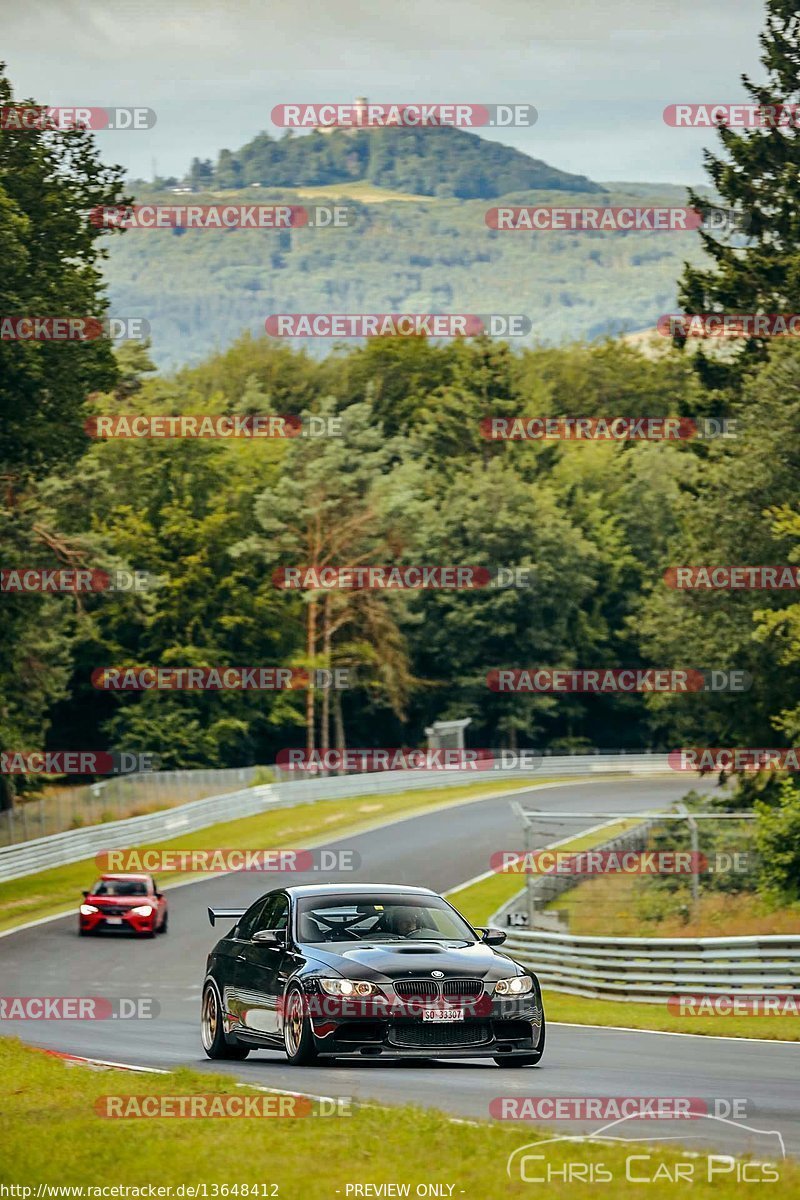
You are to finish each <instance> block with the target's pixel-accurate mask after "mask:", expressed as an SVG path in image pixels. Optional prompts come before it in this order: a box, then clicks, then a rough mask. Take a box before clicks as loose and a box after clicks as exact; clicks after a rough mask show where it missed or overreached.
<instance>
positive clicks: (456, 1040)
mask: <svg viewBox="0 0 800 1200" xmlns="http://www.w3.org/2000/svg"><path fill="white" fill-rule="evenodd" d="M208 915H209V919H210V921H211V924H212V925H213V924H214V923H215V921H217V920H220V919H224V918H227V919H230V920H234V921H235V922H236V924H235V925H234V926H233V928H232V930H231V931H230V933H228V934H227V935H226V936H225V937H224V938H222V940H221V941H219V942H217V944H216V946H215V947H214V949H213V950H212V951H211V954H210V955H209V957H208V964H207V968H206V978H205V981H204V984H203V999H202V1017H201V1036H202V1041H203V1048H204V1049H205V1052H206V1054H207V1055H208V1056H209V1058H235V1059H241V1058H246V1057H247V1055H248V1054H249V1053H250V1051H251V1050H257V1049H264V1050H274V1049H277V1048H283V1049H284V1050H285V1051H286V1055H287V1057H288V1059H289V1062H290V1063H297V1064H306V1063H311V1062H314V1061H315V1060H316V1059H317V1058H318V1057H319V1056H321V1055H325V1056H329V1057H337V1058H339V1057H350V1058H353V1057H357V1058H377V1057H379V1056H383V1057H392V1058H394V1057H401V1058H431V1057H436V1058H441V1057H448V1058H451V1057H458V1058H475V1057H478V1056H480V1057H486V1056H489V1057H492V1058H494V1060H495V1062H497V1063H499V1064H500V1065H501V1066H533V1065H534V1064H536V1063H538V1062H539V1060H540V1059H541V1057H542V1054H543V1052H544V1038H545V1021H544V1013H543V1011H542V994H541V989H540V987H539V981H538V980H537V978H536V976H535V975H530V974H526V973H525V972H524V971H523V969H522V967H520V966H519V965H518V964H517V963H515V962H513V961H512V959H510V958H508V957H507V955H505V954H501V953H499V952H498V951H497V950H495V949H494V947H495V946H498V945H500V943H501V942H503V941H504V940H505V934H504V933H502V932H501V931H500V930H493V929H478V930H475V929H473V928H472V926H471V925H469V924H467V922H466V921H465V920H464V918H463V917H462V916H460V915H459V913H457V912H456V910H455V909H454V908H453V907H452V905H450V904H448V903H447V901H446V900H444V899H443V898H442V897H441V896H438V895H437V894H436V893H435V892H432V891H430V890H429V889H428V888H412V887H405V886H396V885H383V884H374V885H373V884H356V885H351V886H344V885H342V884H327V885H321V886H316V887H313V886H311V887H287V888H279V889H277V890H276V891H272V892H268V893H267V895H265V896H261V897H259V899H258V900H256V902H255V904H252V905H251V906H250V908H248V909H247V910H246V911H245V910H244V909H213V908H210V909H209V910H208Z"/></svg>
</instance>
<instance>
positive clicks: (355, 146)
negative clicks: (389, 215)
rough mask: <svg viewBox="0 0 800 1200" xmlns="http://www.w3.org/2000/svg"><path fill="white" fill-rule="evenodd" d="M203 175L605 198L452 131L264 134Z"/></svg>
mask: <svg viewBox="0 0 800 1200" xmlns="http://www.w3.org/2000/svg"><path fill="white" fill-rule="evenodd" d="M194 170H195V174H196V173H197V165H196V166H195V168H194ZM204 174H205V178H204V182H205V183H207V184H210V185H212V186H217V187H222V188H240V187H249V186H252V185H253V184H258V185H259V186H260V187H305V186H311V187H314V186H319V185H322V184H332V183H349V182H352V181H354V180H366V181H367V182H369V183H372V184H374V185H375V186H376V187H380V188H387V189H390V190H392V191H400V192H411V193H414V194H416V195H422V196H446V197H452V196H455V197H457V198H458V199H461V200H478V199H479V200H489V199H491V198H492V197H494V196H504V195H505V194H506V193H507V192H516V191H520V190H522V189H534V190H538V189H542V188H551V189H556V190H558V191H566V192H602V190H603V189H602V187H600V185H599V184H596V183H593V182H592V181H591V180H590V179H587V177H586V176H585V175H571V174H569V173H568V172H567V171H559V170H557V169H556V168H555V167H551V166H548V164H547V163H545V162H542V161H541V160H540V159H538V158H531V157H530V156H529V155H527V154H524V153H523V152H522V151H521V150H515V149H513V147H511V146H503V145H501V143H500V142H492V141H487V140H485V139H484V138H481V137H478V135H477V134H474V133H469V132H468V131H467V130H465V129H454V128H450V127H445V128H442V129H435V128H430V129H349V130H344V129H336V130H333V131H331V132H330V133H325V134H323V133H317V132H313V133H309V134H307V135H303V136H299V137H297V136H291V135H290V136H285V135H284V136H283V137H281V138H273V137H270V136H269V134H267V133H260V134H258V136H257V137H255V138H253V140H252V141H250V142H248V143H247V145H246V146H242V148H241V150H237V151H233V152H232V151H230V150H223V151H221V153H220V155H219V159H218V161H217V165H216V167H215V168H214V170H213V175H211V174H209V173H208V171H207V170H206V171H205V173H204ZM201 178H202V174H201Z"/></svg>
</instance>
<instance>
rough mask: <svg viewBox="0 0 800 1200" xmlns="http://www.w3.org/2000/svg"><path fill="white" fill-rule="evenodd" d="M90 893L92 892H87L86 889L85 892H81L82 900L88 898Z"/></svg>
mask: <svg viewBox="0 0 800 1200" xmlns="http://www.w3.org/2000/svg"><path fill="white" fill-rule="evenodd" d="M91 894H92V893H91V892H88V891H87V892H83V893H82V895H83V898H84V900H88V899H89V897H90V896H91Z"/></svg>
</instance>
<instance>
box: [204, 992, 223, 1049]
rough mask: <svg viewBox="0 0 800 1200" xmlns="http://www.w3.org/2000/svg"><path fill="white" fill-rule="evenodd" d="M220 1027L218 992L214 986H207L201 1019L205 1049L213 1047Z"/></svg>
mask: <svg viewBox="0 0 800 1200" xmlns="http://www.w3.org/2000/svg"><path fill="white" fill-rule="evenodd" d="M218 1029H219V1005H218V1003H217V993H216V992H215V991H214V989H213V987H207V988H206V991H205V995H204V996H203V1014H202V1018H201V1021H200V1035H201V1037H202V1039H203V1047H204V1049H206V1050H210V1049H211V1048H212V1046H213V1045H214V1039H215V1038H216V1036H217V1030H218Z"/></svg>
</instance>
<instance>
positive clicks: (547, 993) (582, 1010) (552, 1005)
mask: <svg viewBox="0 0 800 1200" xmlns="http://www.w3.org/2000/svg"><path fill="white" fill-rule="evenodd" d="M542 990H543V992H544V999H545V1007H546V1010H547V1019H548V1021H566V1022H571V1023H574V1024H576V1025H622V1026H625V1027H627V1028H628V1029H660V1030H663V1031H665V1032H667V1033H699V1034H704V1035H706V1036H712V1035H713V1036H716V1037H747V1038H761V1039H763V1040H764V1041H772V1040H777V1041H785V1042H798V1041H800V1017H792V1016H786V1017H735V1016H731V1017H725V1016H717V1015H716V1014H715V1015H713V1016H702V1017H689V1016H681V1015H680V1014H679V1013H671V1012H668V1011H667V1002H666V997H665V999H664V1003H663V1005H662V1004H637V1003H636V1001H635V1000H630V1001H627V1000H592V999H591V998H590V997H588V996H571V995H569V994H568V993H567V992H556V991H553V990H552V989H550V988H543V989H542Z"/></svg>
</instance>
